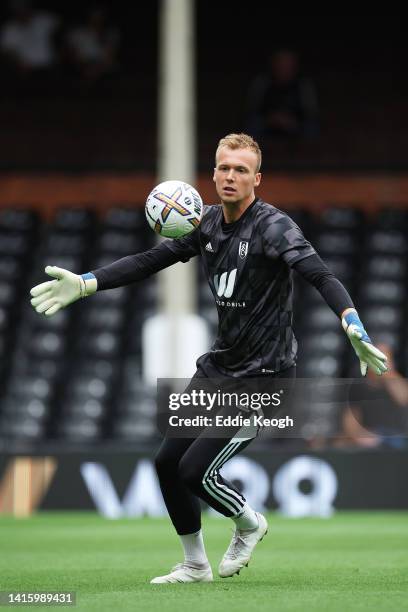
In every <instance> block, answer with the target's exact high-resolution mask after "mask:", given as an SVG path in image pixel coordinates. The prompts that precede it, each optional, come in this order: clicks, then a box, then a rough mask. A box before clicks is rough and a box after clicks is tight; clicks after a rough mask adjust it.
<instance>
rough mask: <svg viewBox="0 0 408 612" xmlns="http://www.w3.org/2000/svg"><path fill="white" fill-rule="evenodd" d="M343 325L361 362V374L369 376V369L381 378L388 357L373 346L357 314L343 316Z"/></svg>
mask: <svg viewBox="0 0 408 612" xmlns="http://www.w3.org/2000/svg"><path fill="white" fill-rule="evenodd" d="M341 324H342V326H343V329H344V331H345V332H346V334H347V336H348V337H349V340H350V342H351V344H352V346H353V348H354V350H355V352H356V355H357V357H358V358H359V360H360V370H361V374H362V375H363V376H365V375H366V374H367V367H369V368H370V369H371V370H373V372H375V373H376V374H378V375H379V376H380V375H381V374H382V373H383V372H386V371H387V369H388V368H387V357H386V355H384V353H382V352H381V351H379V350H378V349H377V348H376V347H375V346H374V345H373V343H372V342H371V339H370V337H369V335H368V334H367V332H366V330H365V329H364V327H363V324H362V322H361V321H360V318H359V316H358V314H357V312H356V311H353V312H349V313H348V314H346V315H345V316H343V317H342V319H341Z"/></svg>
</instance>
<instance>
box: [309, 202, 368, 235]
mask: <svg viewBox="0 0 408 612" xmlns="http://www.w3.org/2000/svg"><path fill="white" fill-rule="evenodd" d="M319 221H320V226H321V227H322V228H326V229H330V230H348V231H353V232H357V231H360V230H361V227H362V225H363V223H364V214H363V212H362V211H361V210H360V209H358V208H355V207H352V206H330V207H328V208H326V209H325V210H323V211H322V213H321V215H320V219H319Z"/></svg>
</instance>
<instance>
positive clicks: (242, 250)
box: [238, 240, 248, 259]
mask: <svg viewBox="0 0 408 612" xmlns="http://www.w3.org/2000/svg"><path fill="white" fill-rule="evenodd" d="M238 253H239V256H240V258H241V259H245V257H246V256H247V255H248V242H247V241H246V240H241V242H240V243H239V248H238Z"/></svg>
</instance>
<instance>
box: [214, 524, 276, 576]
mask: <svg viewBox="0 0 408 612" xmlns="http://www.w3.org/2000/svg"><path fill="white" fill-rule="evenodd" d="M256 516H257V517H258V522H259V525H258V527H257V528H256V529H241V530H240V529H235V533H234V535H233V536H232V540H231V544H230V545H229V546H228V549H227V552H226V553H225V555H224V556H223V558H222V560H221V563H220V565H219V567H218V573H219V575H220V576H221V578H228V577H229V576H233V575H234V574H239V572H240V571H241V569H242V568H243V567H244V565H246V566H248V563H249V561H250V559H251V555H252V553H253V550H254V548H255V546H256V545H257V544H258V542H260V541H261V540H262V539H263V537H264V536H265V535H266V534H267V533H268V523H267V521H266V518H265V517H264V515H263V514H260V513H259V512H257V513H256Z"/></svg>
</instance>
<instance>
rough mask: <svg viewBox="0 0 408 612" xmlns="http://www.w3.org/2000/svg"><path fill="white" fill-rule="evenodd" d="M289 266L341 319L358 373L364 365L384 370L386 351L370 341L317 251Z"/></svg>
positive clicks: (364, 368)
mask: <svg viewBox="0 0 408 612" xmlns="http://www.w3.org/2000/svg"><path fill="white" fill-rule="evenodd" d="M293 269H294V270H296V271H297V272H298V273H299V274H300V275H301V276H302V277H303V278H304V279H305V280H307V281H309V282H310V283H311V284H312V285H313V286H314V287H316V289H317V290H318V291H319V292H320V293H321V295H322V297H323V298H324V299H325V300H326V302H327V304H328V305H329V306H330V308H331V309H332V310H333V312H334V313H335V314H336V315H337V316H338V317H339V318H340V319H341V323H342V326H343V329H344V331H345V332H346V334H347V336H348V338H349V340H350V342H351V344H352V346H353V348H354V350H355V352H356V354H357V357H358V358H359V360H360V370H361V374H362V375H363V376H365V375H366V373H367V367H370V368H371V369H372V370H373V371H374V372H375V373H376V374H378V375H381V374H382V373H383V372H386V371H387V365H386V362H387V357H386V355H384V354H383V353H382V352H381V351H379V350H378V349H377V348H376V347H375V346H374V345H373V343H372V341H371V338H370V337H369V335H368V334H367V332H366V331H365V329H364V326H363V324H362V322H361V320H360V318H359V316H358V314H357V310H356V309H355V307H354V304H353V301H352V299H351V297H350V295H349V293H348V291H347V290H346V288H345V287H344V285H343V284H342V283H341V282H340V281H339V280H338V279H337V278H336V277H335V276H334V274H333V273H332V272H331V271H330V270H329V269H328V267H327V266H326V264H325V263H324V262H323V261H322V259H321V258H320V257H319V256H318V255H317V254H313V255H310V256H309V257H306V258H304V259H301V260H300V261H298V262H296V263H295V264H294V265H293Z"/></svg>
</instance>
